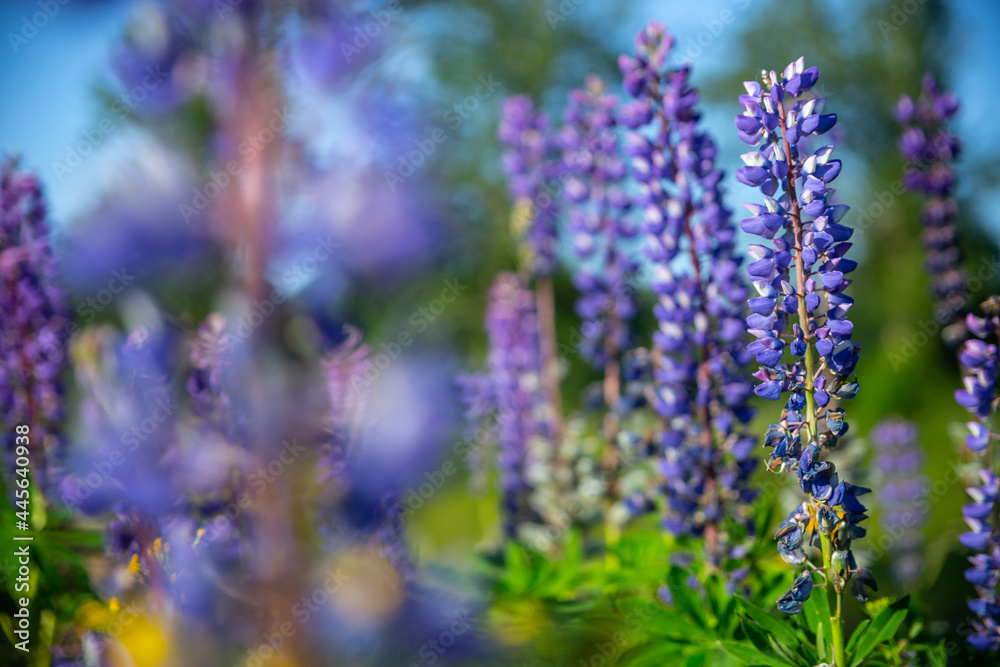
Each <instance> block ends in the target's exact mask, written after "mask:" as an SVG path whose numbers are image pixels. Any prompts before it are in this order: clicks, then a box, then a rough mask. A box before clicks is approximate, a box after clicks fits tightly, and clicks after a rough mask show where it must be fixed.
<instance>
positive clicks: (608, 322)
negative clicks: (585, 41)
mask: <svg viewBox="0 0 1000 667" xmlns="http://www.w3.org/2000/svg"><path fill="white" fill-rule="evenodd" d="M617 108H618V99H617V97H616V96H614V95H611V94H609V93H607V92H606V91H605V85H604V82H603V81H601V79H600V78H598V77H596V76H589V77H588V78H587V81H586V85H585V87H584V88H580V89H576V90H573V91H572V92H571V93H570V95H569V103H568V104H567V106H566V111H565V114H564V116H565V117H564V120H565V124H564V126H563V128H562V129H561V130H560V132H559V144H560V147H561V148H562V150H563V168H564V169H565V170H566V183H565V187H564V190H563V197H564V198H565V200H566V207H567V209H568V215H569V228H570V232H571V234H572V241H573V249H574V251H575V252H576V254H577V256H578V257H579V259H580V263H581V266H580V269H579V270H578V271H577V273H576V276H575V278H574V283H575V284H576V287H577V289H579V290H580V292H581V296H580V299H579V300H578V302H577V306H576V309H577V313H578V314H579V315H580V317H581V318H582V319H583V327H582V332H581V333H582V338H583V340H582V342H581V346H580V352H581V354H582V355H583V356H584V357H586V358H588V359H590V360H591V361H592V362H593V363H594V364H595V365H597V366H599V367H606V366H607V365H608V364H609V363H616V360H617V358H618V356H619V355H620V353H621V351H622V350H623V349H624V348H625V347H626V346H627V344H628V338H629V336H628V333H629V332H628V328H627V324H628V322H629V321H630V320H631V319H632V318H633V317H634V316H635V313H636V305H635V301H634V299H633V295H632V292H633V290H632V286H631V282H632V279H633V275H634V273H635V271H636V265H635V261H634V260H633V259H632V258H631V257H630V256H629V254H628V253H627V252H626V251H625V250H624V249H623V247H622V242H623V241H626V240H627V239H629V238H632V237H633V236H635V232H636V230H635V229H634V228H633V227H632V226H631V225H629V224H628V222H627V220H626V216H625V213H626V211H627V210H628V209H629V207H630V200H629V197H628V195H627V193H626V192H625V190H624V188H623V187H622V181H623V179H624V178H625V175H626V167H625V161H624V159H623V157H622V155H621V147H620V142H619V136H618V133H617V131H616V127H617Z"/></svg>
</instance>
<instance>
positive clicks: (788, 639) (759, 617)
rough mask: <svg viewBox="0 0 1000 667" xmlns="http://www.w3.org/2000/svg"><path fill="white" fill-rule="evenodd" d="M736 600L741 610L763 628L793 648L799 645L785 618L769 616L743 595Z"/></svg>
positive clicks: (799, 641)
mask: <svg viewBox="0 0 1000 667" xmlns="http://www.w3.org/2000/svg"><path fill="white" fill-rule="evenodd" d="M737 602H738V604H739V605H740V610H741V612H743V613H744V614H746V615H747V616H749V617H750V618H751V619H752V620H753V621H754V622H756V623H757V624H758V625H759V626H761V627H762V628H763V629H764V630H766V631H767V632H770V633H771V634H772V635H774V636H775V637H776V638H777V639H779V640H780V641H782V642H784V643H785V644H787V645H788V647H789V648H793V649H795V648H799V647H800V646H801V643H802V642H801V640H800V639H799V638H798V637H797V636H796V635H795V632H794V631H793V630H792V628H791V627H790V626H789V623H788V621H787V620H785V621H784V622H782V620H779V619H777V618H775V617H774V616H771V615H770V614H768V613H767V612H766V611H764V610H763V609H761V608H760V607H758V606H757V605H755V604H754V603H752V602H750V601H749V600H747V599H745V598H743V597H737Z"/></svg>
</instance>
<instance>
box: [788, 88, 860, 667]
mask: <svg viewBox="0 0 1000 667" xmlns="http://www.w3.org/2000/svg"><path fill="white" fill-rule="evenodd" d="M778 116H779V117H780V118H782V119H784V118H785V109H784V107H783V105H781V104H780V103H779V105H778ZM781 139H782V142H783V144H784V149H785V159H786V160H788V161H789V162H790V161H791V154H792V151H791V146H790V145H789V143H788V139H786V138H785V137H784V133H782V137H781ZM788 199H789V201H790V202H791V209H792V210H791V217H792V231H793V233H794V235H795V244H794V248H793V249H794V250H795V296H796V297H797V300H798V317H799V326H801V327H802V335H803V336H804V337H805V341H806V353H805V359H804V360H803V365H804V366H805V395H806V427H807V428H808V433H807V436H808V438H809V440H810V441H814V440H816V439H817V438H818V437H819V428H818V425H817V423H816V399H815V396H814V392H815V385H814V382H815V377H814V376H815V373H816V367H815V366H816V358H815V356H814V354H813V341H812V338H813V335H812V332H811V331H810V330H809V309H808V308H807V307H806V267H805V261H804V259H803V257H802V235H803V234H802V214H801V212H800V211H799V198H798V195H797V194H796V192H795V173H794V171H790V172H789V174H788ZM820 541H821V543H822V548H823V567H824V568H825V570H826V581H827V586H826V591H827V595H829V596H832V597H831V600H830V603H831V604H830V609H831V613H830V628H831V630H832V634H833V637H832V641H833V656H834V663H835V664H836V665H837V667H846V666H847V657H846V655H845V652H844V627H843V623H842V622H841V618H840V616H841V596H842V591H841V590H839V589H838V588H837V587H836V586H834V584H833V582H834V578H835V577H836V576H837V573H836V572H835V570H834V567H833V562H832V561H833V541H832V539H831V537H830V535H828V534H825V533H823V532H822V531H820Z"/></svg>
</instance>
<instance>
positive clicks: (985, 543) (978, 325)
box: [955, 297, 1000, 651]
mask: <svg viewBox="0 0 1000 667" xmlns="http://www.w3.org/2000/svg"><path fill="white" fill-rule="evenodd" d="M983 310H984V313H985V315H986V317H977V316H975V315H972V314H971V313H970V314H969V315H968V316H966V326H967V328H968V330H969V331H970V332H971V333H972V334H973V335H975V336H976V338H972V339H970V340H967V341H965V342H964V343H963V344H962V347H961V350H960V352H959V357H958V358H959V362H960V363H961V364H962V366H963V367H965V370H966V373H967V374H966V375H965V377H964V378H963V381H964V385H965V386H964V388H963V389H959V390H958V391H956V392H955V400H956V401H957V402H958V404H959V405H961V406H962V407H963V408H965V409H966V410H968V411H969V412H970V413H971V414H972V415H973V417H974V420H973V421H970V422H969V423H968V427H969V434H968V435H967V436H966V438H965V443H966V445H967V446H968V447H969V449H970V450H972V452H973V454H974V455H975V457H976V461H977V462H978V463H979V464H980V465H981V469H980V470H979V477H980V482H981V485H980V486H975V487H971V488H969V489H968V493H969V496H970V497H971V498H972V502H971V503H970V504H968V505H966V506H965V507H963V508H962V515H963V517H964V518H965V522H966V523H967V524H968V525H969V528H970V530H969V532H967V533H963V534H962V535H961V537H960V538H959V539H960V541H961V542H962V545H963V546H965V547H966V548H967V549H971V550H972V551H973V552H975V554H974V555H973V556H971V557H970V558H969V562H970V563H971V564H972V567H970V568H969V569H967V570H966V571H965V579H966V581H968V582H969V583H971V584H972V585H973V586H975V589H976V593H977V594H978V596H979V597H977V598H975V599H973V600H970V601H969V609H971V610H972V611H973V613H975V614H976V616H977V617H978V619H977V621H976V622H975V623H974V624H973V628H974V630H975V632H973V633H972V634H970V635H969V643H970V644H971V645H972V646H973V647H974V648H975V649H977V650H980V651H995V650H997V649H1000V593H998V591H997V585H998V583H1000V525H998V524H997V519H996V517H997V509H998V503H1000V478H998V477H997V475H996V474H995V473H994V472H993V470H992V464H991V462H993V461H995V460H996V451H997V449H996V441H997V440H998V439H1000V435H998V434H997V433H996V431H995V428H994V427H992V426H991V425H990V419H991V417H992V415H993V413H994V411H995V409H996V401H997V396H998V392H997V382H996V378H997V359H998V350H997V343H996V342H995V341H996V336H997V335H998V333H1000V299H998V298H997V297H992V298H990V299H989V300H987V301H986V302H985V303H984V304H983ZM988 338H990V339H993V340H994V342H987V339H988Z"/></svg>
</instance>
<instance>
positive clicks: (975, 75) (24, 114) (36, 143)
mask: <svg viewBox="0 0 1000 667" xmlns="http://www.w3.org/2000/svg"><path fill="white" fill-rule="evenodd" d="M52 1H53V3H54V4H55V5H56V6H58V7H59V9H58V12H57V13H56V14H55V15H54V16H52V17H51V18H49V19H48V21H47V23H46V24H45V25H44V26H42V27H41V28H39V29H38V30H37V33H36V34H34V35H33V36H31V37H30V38H29V39H27V41H26V42H21V41H19V40H16V39H15V40H14V41H17V44H14V43H12V39H11V33H13V34H15V35H18V34H21V33H22V31H23V28H24V25H25V23H24V22H25V20H26V19H27V20H29V21H30V20H31V19H32V17H33V15H35V14H36V13H37V12H38V11H39V5H38V3H37V0H35V1H20V0H19V1H15V2H4V3H2V4H0V31H2V34H3V36H4V39H3V43H2V44H0V90H4V91H6V92H7V95H8V96H7V98H6V99H5V103H4V106H3V109H2V115H0V121H2V122H0V151H3V152H7V153H18V154H20V155H22V157H23V162H24V164H25V166H27V167H31V168H34V169H36V170H38V171H39V172H40V173H41V174H42V176H43V179H44V180H45V182H46V184H47V186H48V195H49V199H50V202H51V209H52V213H53V217H54V219H55V220H56V222H57V224H58V223H60V222H64V221H66V220H68V219H70V218H72V217H73V216H74V215H75V214H77V213H79V212H81V211H83V210H85V209H86V208H87V207H88V206H89V205H90V204H91V203H92V202H93V201H94V200H95V198H96V197H98V196H99V194H100V185H101V183H102V179H103V178H104V176H105V170H106V167H107V164H108V162H109V161H110V160H113V155H114V153H115V147H116V146H117V147H119V148H120V147H121V146H123V145H124V144H125V142H126V140H127V138H128V130H126V129H116V131H115V132H114V134H113V135H112V136H110V137H109V139H108V140H106V141H104V142H102V143H103V145H102V146H101V147H100V148H99V150H98V152H97V154H96V156H95V157H90V158H88V162H87V164H86V168H84V169H78V170H75V171H73V172H72V173H70V174H65V175H63V177H62V179H61V180H60V179H59V178H57V175H56V174H55V173H54V172H53V167H52V163H53V162H54V161H57V160H58V161H64V160H65V158H66V153H67V150H68V149H69V147H70V146H72V145H75V144H76V143H78V142H79V141H80V140H81V139H82V138H83V133H84V132H87V131H90V130H92V129H93V128H95V127H97V125H98V123H99V122H100V120H101V119H102V118H103V117H104V115H105V113H106V112H105V111H104V109H103V108H102V107H101V105H100V103H99V102H98V100H97V96H96V89H97V87H98V85H99V84H100V83H101V82H102V81H103V82H105V83H106V82H107V81H108V79H107V78H104V77H107V72H108V67H107V63H108V61H109V58H110V56H111V53H112V49H113V48H114V45H115V43H116V41H117V39H118V38H119V36H120V35H121V31H122V25H123V22H124V20H125V18H126V17H127V16H128V12H129V7H130V6H131V3H130V2H128V1H127V0H106V1H105V2H93V1H91V2H84V1H83V0H70V1H69V2H68V3H67V4H66V5H58V0H52ZM755 3H759V0H701V1H700V2H698V3H689V2H684V3H678V4H674V3H671V4H665V3H663V2H649V3H647V12H648V14H649V16H650V17H654V18H659V19H661V20H665V19H667V18H668V16H665V15H666V14H669V21H668V23H669V26H670V28H671V29H672V31H674V33H675V34H676V35H678V45H679V48H680V49H681V50H682V52H683V49H684V48H687V46H688V44H689V42H688V40H689V39H690V38H693V37H697V36H698V34H699V33H701V32H704V31H706V30H709V29H710V28H712V27H713V25H714V26H716V27H717V26H718V25H719V24H718V21H719V19H720V18H728V16H729V15H725V14H723V12H725V11H727V10H728V11H730V12H731V15H732V17H733V22H732V24H731V25H728V26H727V27H726V29H725V31H724V32H723V33H721V35H720V36H719V37H718V38H717V39H716V38H713V40H712V41H711V43H709V44H708V45H707V46H706V47H705V49H704V52H703V54H702V55H700V56H699V57H698V58H697V67H698V70H699V72H700V75H701V76H705V75H710V74H713V73H715V72H717V71H718V68H721V67H725V66H727V63H728V62H730V58H731V46H730V45H731V44H732V43H734V42H735V41H736V39H735V37H736V33H735V31H738V30H739V25H740V23H741V21H740V17H741V16H742V15H743V14H744V13H745V12H751V11H755V10H754V4H755ZM638 4H639V7H642V4H643V3H638ZM841 4H843V5H845V10H849V8H850V7H851V4H852V3H851V2H846V1H845V0H841ZM639 13H640V10H639V9H637V10H635V11H634V12H633V14H634V15H635V16H638V15H639ZM954 16H955V23H954V25H953V26H952V34H951V35H950V36H949V39H948V43H949V46H950V48H951V50H952V51H953V52H954V53H955V58H954V59H953V64H952V68H951V72H950V73H949V74H950V80H951V83H952V84H953V86H954V88H955V90H956V92H957V94H958V95H959V97H960V98H961V99H962V103H963V110H962V113H961V114H960V118H959V120H958V128H957V129H958V130H959V132H960V133H961V135H962V136H964V137H973V136H974V137H976V141H968V140H967V141H966V145H967V158H966V162H968V163H973V164H974V163H976V162H984V161H991V160H992V156H994V155H996V154H997V153H998V152H1000V129H997V126H996V124H995V122H994V120H993V119H994V118H995V111H994V110H995V109H996V108H997V106H998V102H1000V99H998V96H1000V85H997V84H998V83H1000V82H998V80H997V79H998V77H997V75H996V68H995V64H996V63H997V62H1000V39H997V36H998V27H1000V3H997V2H995V0H963V1H962V2H957V1H956V2H955V3H954ZM643 18H645V17H643ZM623 23H624V22H623ZM633 29H634V27H633V26H631V25H627V26H626V25H623V26H622V30H620V31H612V32H610V33H609V35H608V38H609V39H613V40H615V41H616V42H619V41H623V40H627V39H628V37H627V35H626V33H629V34H630V33H631V32H632V31H633ZM26 34H30V30H29V32H28V33H26ZM15 47H16V53H15ZM713 115H714V113H712V112H711V111H710V114H709V118H710V119H711V118H712V117H713ZM998 205H1000V194H997V193H991V194H990V195H989V196H987V197H984V198H980V203H979V206H980V207H981V208H982V209H983V210H981V211H980V213H981V215H980V217H981V218H982V219H984V220H989V219H990V216H988V215H987V212H988V211H989V210H995V207H996V206H998ZM996 229H997V230H1000V221H998V222H997V223H996Z"/></svg>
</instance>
